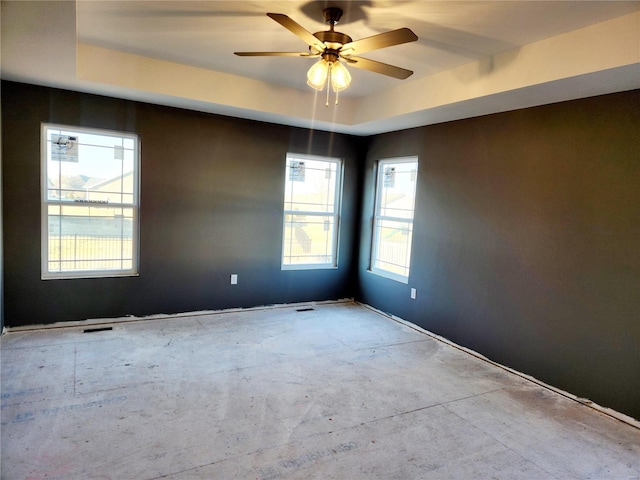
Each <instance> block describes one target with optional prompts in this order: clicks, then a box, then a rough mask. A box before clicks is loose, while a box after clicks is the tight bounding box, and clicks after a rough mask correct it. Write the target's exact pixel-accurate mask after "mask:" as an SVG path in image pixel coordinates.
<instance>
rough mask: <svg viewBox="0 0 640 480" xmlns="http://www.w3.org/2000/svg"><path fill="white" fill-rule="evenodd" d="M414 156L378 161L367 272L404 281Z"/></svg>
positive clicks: (415, 171)
mask: <svg viewBox="0 0 640 480" xmlns="http://www.w3.org/2000/svg"><path fill="white" fill-rule="evenodd" d="M417 174H418V158H417V157H408V158H400V159H394V160H381V161H380V162H379V163H378V178H377V186H376V204H375V213H374V220H373V245H372V249H371V271H372V272H374V273H378V274H380V275H383V276H385V277H389V278H393V279H395V280H398V281H401V282H404V283H408V281H409V265H410V261H411V237H412V234H413V210H414V205H415V194H416V178H417Z"/></svg>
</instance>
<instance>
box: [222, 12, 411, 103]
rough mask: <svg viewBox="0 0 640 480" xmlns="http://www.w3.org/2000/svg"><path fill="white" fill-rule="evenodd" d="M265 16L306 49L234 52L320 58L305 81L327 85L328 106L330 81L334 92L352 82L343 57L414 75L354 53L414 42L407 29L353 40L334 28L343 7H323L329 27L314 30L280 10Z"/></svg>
mask: <svg viewBox="0 0 640 480" xmlns="http://www.w3.org/2000/svg"><path fill="white" fill-rule="evenodd" d="M267 15H268V16H269V17H271V18H272V19H273V20H275V21H276V22H278V23H279V24H280V25H282V26H283V27H284V28H286V29H287V30H289V31H290V32H292V33H293V34H294V35H296V36H298V37H299V38H300V39H302V40H303V41H304V42H305V43H306V44H307V45H308V46H309V51H308V52H234V53H235V54H236V55H239V56H241V57H267V56H272V57H320V60H319V61H318V62H317V63H316V64H314V65H313V66H312V67H311V68H310V69H309V71H308V72H307V84H308V85H309V86H311V87H312V88H315V89H316V90H320V91H321V90H323V89H324V87H325V85H327V105H328V104H329V102H328V97H329V88H328V85H329V84H330V85H331V87H332V89H333V91H334V92H336V94H337V92H339V91H341V90H344V89H345V88H347V87H348V86H349V84H350V83H351V74H350V73H349V71H348V70H347V69H346V68H345V66H344V65H343V64H342V63H341V62H340V60H343V61H344V62H345V63H346V64H348V65H349V66H352V67H356V68H361V69H363V70H369V71H370V72H375V73H381V74H382V75H387V76H389V77H393V78H397V79H400V80H404V79H405V78H408V77H409V76H411V75H412V74H413V72H412V71H411V70H407V69H404V68H400V67H396V66H394V65H389V64H386V63H382V62H378V61H375V60H369V59H366V58H362V57H358V56H355V55H359V54H361V53H365V52H370V51H372V50H378V49H380V48H385V47H392V46H394V45H400V44H403V43H408V42H414V41H416V40H417V39H418V37H417V36H416V34H415V33H413V32H412V31H411V30H410V29H408V28H400V29H398V30H391V31H389V32H385V33H381V34H378V35H373V36H371V37H366V38H363V39H361V40H356V41H353V40H352V38H351V37H350V36H349V35H346V34H344V33H341V32H337V31H336V30H335V25H336V24H337V23H338V21H340V18H341V17H342V9H340V8H338V7H329V8H325V9H324V10H323V15H324V19H325V21H326V23H328V24H329V30H327V31H323V32H316V33H311V32H309V31H308V30H306V29H305V28H304V27H302V26H301V25H299V24H298V23H296V22H295V21H294V20H292V19H291V18H289V17H288V16H287V15H284V14H282V13H267ZM337 103H338V101H337V95H336V104H337Z"/></svg>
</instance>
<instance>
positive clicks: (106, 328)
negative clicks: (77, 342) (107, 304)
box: [82, 327, 113, 333]
mask: <svg viewBox="0 0 640 480" xmlns="http://www.w3.org/2000/svg"><path fill="white" fill-rule="evenodd" d="M107 330H113V327H97V328H86V329H84V330H83V331H82V333H95V332H106V331H107Z"/></svg>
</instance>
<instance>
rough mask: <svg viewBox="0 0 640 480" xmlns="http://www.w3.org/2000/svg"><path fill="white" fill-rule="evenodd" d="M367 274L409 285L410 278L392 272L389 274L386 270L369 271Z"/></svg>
mask: <svg viewBox="0 0 640 480" xmlns="http://www.w3.org/2000/svg"><path fill="white" fill-rule="evenodd" d="M367 272H369V273H371V274H373V275H377V276H378V277H384V278H388V279H389V280H394V281H396V282H400V283H404V284H409V277H403V276H402V275H398V274H396V273H391V272H387V271H385V270H377V269H376V270H373V269H370V270H367Z"/></svg>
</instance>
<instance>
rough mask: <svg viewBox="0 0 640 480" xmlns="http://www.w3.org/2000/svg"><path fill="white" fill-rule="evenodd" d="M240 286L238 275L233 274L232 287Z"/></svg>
mask: <svg viewBox="0 0 640 480" xmlns="http://www.w3.org/2000/svg"><path fill="white" fill-rule="evenodd" d="M237 284H238V274H237V273H232V274H231V285H237Z"/></svg>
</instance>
